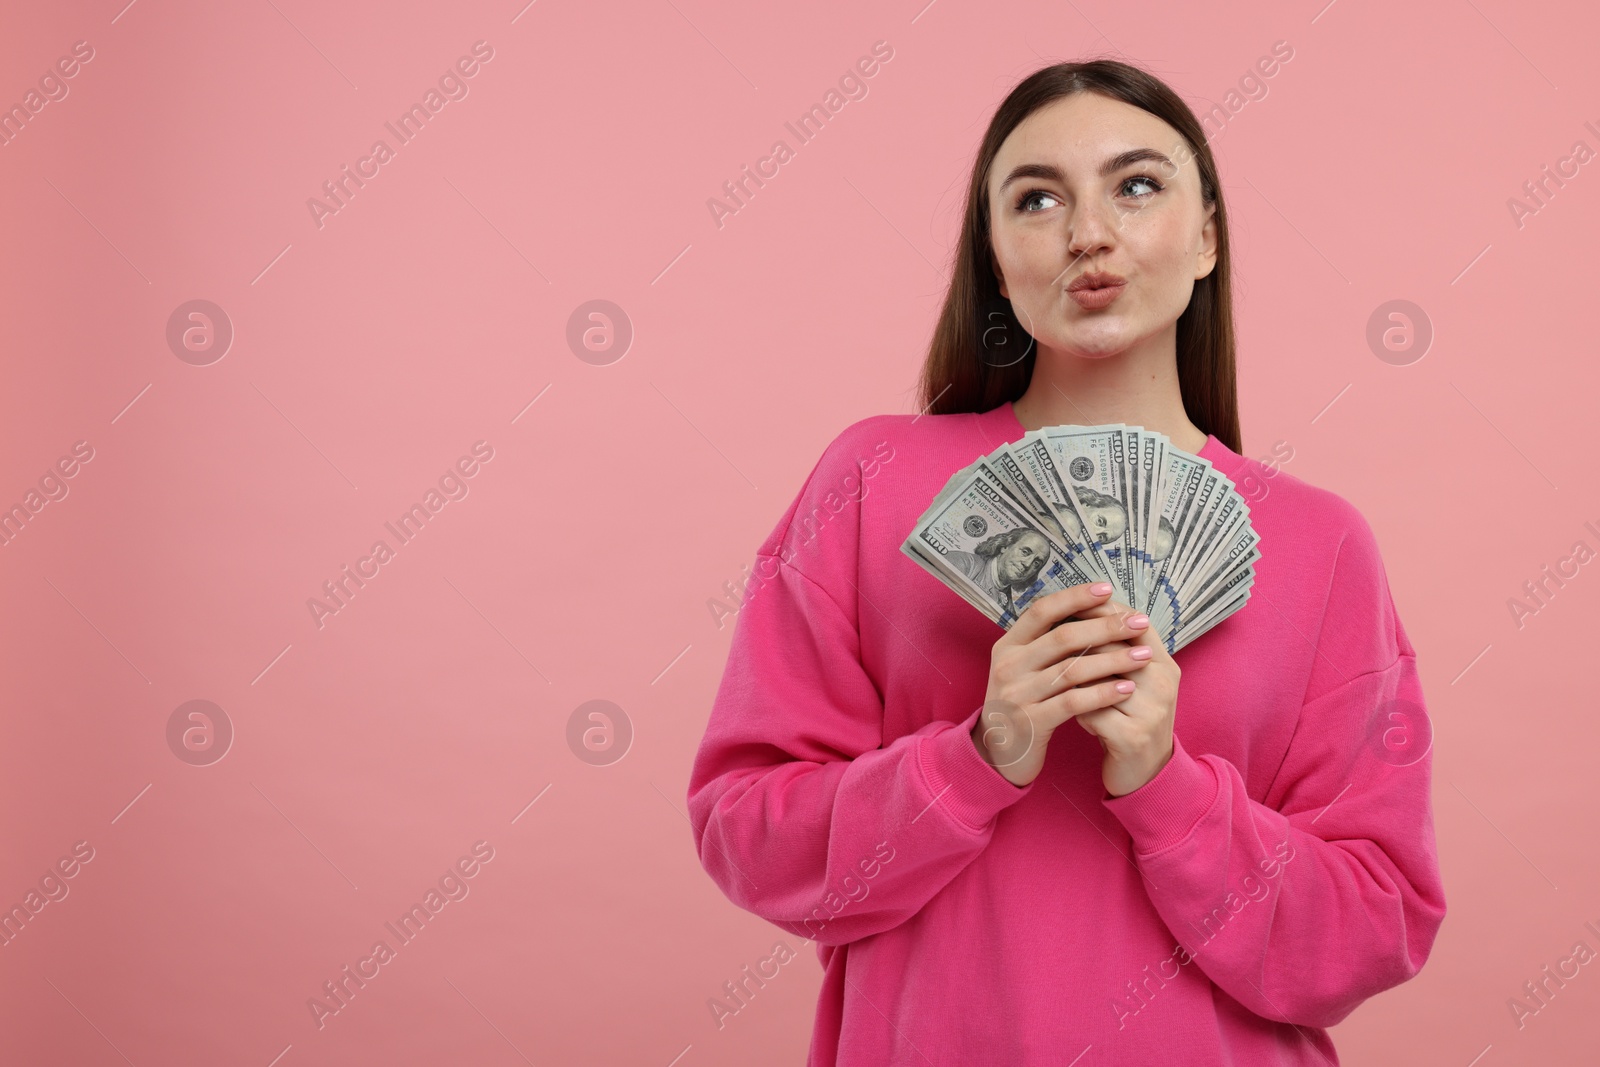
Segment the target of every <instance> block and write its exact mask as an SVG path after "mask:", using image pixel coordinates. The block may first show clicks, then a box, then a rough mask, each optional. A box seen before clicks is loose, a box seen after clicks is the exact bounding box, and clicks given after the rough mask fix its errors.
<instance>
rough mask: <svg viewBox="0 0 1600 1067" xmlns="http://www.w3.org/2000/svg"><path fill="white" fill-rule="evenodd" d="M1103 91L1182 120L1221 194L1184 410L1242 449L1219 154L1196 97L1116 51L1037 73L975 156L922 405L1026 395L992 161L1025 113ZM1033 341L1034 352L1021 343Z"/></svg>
mask: <svg viewBox="0 0 1600 1067" xmlns="http://www.w3.org/2000/svg"><path fill="white" fill-rule="evenodd" d="M1083 92H1094V93H1100V94H1101V95H1103V96H1108V97H1111V98H1112V99H1114V100H1121V101H1122V102H1123V103H1126V104H1132V105H1133V106H1134V107H1137V108H1142V109H1143V110H1145V111H1148V112H1150V114H1152V115H1154V116H1156V117H1157V118H1159V119H1161V120H1162V121H1163V122H1165V123H1166V124H1167V125H1169V126H1171V127H1172V128H1173V129H1175V130H1177V131H1178V133H1180V134H1182V135H1183V138H1184V140H1186V141H1187V142H1188V146H1189V152H1190V158H1192V159H1193V160H1194V161H1195V163H1196V165H1197V166H1198V168H1199V173H1200V193H1201V196H1202V198H1203V201H1204V203H1206V204H1214V205H1215V206H1216V213H1215V215H1214V217H1215V219H1216V222H1217V262H1216V265H1215V266H1214V267H1213V268H1212V270H1211V273H1210V274H1208V275H1206V276H1205V277H1204V278H1200V279H1198V280H1197V281H1196V282H1195V283H1194V292H1193V295H1191V296H1190V298H1189V306H1188V307H1187V308H1186V309H1184V312H1183V314H1182V315H1180V316H1179V317H1178V337H1177V350H1178V351H1177V356H1178V381H1179V385H1180V389H1181V392H1182V395H1183V406H1184V410H1185V411H1186V412H1187V413H1188V416H1189V419H1190V421H1191V422H1193V423H1194V424H1195V425H1196V426H1197V427H1199V428H1200V430H1201V431H1202V432H1204V433H1209V434H1215V435H1216V438H1217V440H1219V441H1221V442H1222V443H1223V444H1225V445H1227V446H1228V447H1229V448H1230V449H1232V450H1233V451H1234V452H1241V451H1242V450H1241V447H1240V445H1241V441H1240V435H1239V398H1238V393H1237V384H1236V381H1235V375H1234V337H1233V289H1232V286H1231V284H1230V279H1231V275H1232V265H1231V264H1232V260H1231V258H1230V257H1229V254H1228V215H1227V211H1226V210H1225V208H1224V206H1223V202H1222V187H1221V183H1220V182H1219V181H1218V180H1217V164H1216V161H1215V160H1214V159H1213V158H1212V156H1211V147H1210V146H1209V145H1208V144H1207V143H1206V137H1205V131H1204V130H1203V129H1202V128H1201V126H1200V123H1199V121H1198V120H1197V119H1196V118H1195V116H1194V112H1193V111H1191V110H1190V109H1189V105H1188V104H1185V103H1184V102H1183V100H1182V99H1181V98H1180V97H1179V96H1178V95H1177V94H1176V93H1174V92H1173V91H1172V90H1171V89H1170V88H1168V87H1167V85H1166V83H1164V82H1162V81H1161V80H1160V79H1159V78H1157V77H1155V76H1154V75H1152V74H1149V73H1146V72H1145V71H1143V70H1140V69H1139V68H1138V67H1134V66H1130V65H1129V64H1127V63H1122V62H1119V61H1118V60H1114V59H1096V60H1091V61H1088V62H1083V63H1057V64H1055V65H1054V66H1049V67H1044V68H1042V69H1040V70H1037V71H1035V72H1034V73H1032V74H1030V75H1029V76H1028V77H1027V78H1026V79H1024V80H1023V81H1022V82H1021V83H1020V84H1018V85H1017V87H1016V88H1015V89H1012V90H1011V93H1010V95H1008V96H1007V97H1006V98H1005V101H1004V102H1003V103H1001V105H1000V107H999V109H998V110H997V111H996V112H995V114H994V118H993V119H991V120H990V121H989V129H988V131H987V132H986V133H985V134H984V135H983V144H982V145H981V147H980V148H979V149H978V155H977V158H976V159H975V160H973V164H972V179H971V182H970V183H969V184H968V186H967V204H966V212H965V216H964V217H963V219H962V222H961V240H960V243H959V244H958V245H957V247H956V256H955V271H954V273H953V274H952V276H951V278H950V289H949V292H948V293H947V294H946V295H945V300H944V309H943V310H942V311H941V312H940V314H939V323H938V325H937V326H936V327H935V329H934V333H933V340H932V343H931V344H930V345H929V347H928V357H927V359H926V361H925V362H924V363H923V366H922V375H921V378H920V380H919V383H918V391H919V393H920V394H921V395H920V404H919V408H920V409H921V410H922V411H924V412H926V413H928V414H932V415H946V414H952V413H956V412H967V411H977V412H981V411H988V410H990V409H991V408H994V407H998V406H999V405H1000V404H1003V403H1006V402H1008V401H1011V400H1016V399H1017V398H1018V397H1020V396H1022V394H1023V393H1024V392H1026V391H1027V388H1028V382H1029V381H1030V379H1032V377H1033V365H1034V360H1035V357H1036V355H1037V345H1035V344H1033V343H1032V338H1030V337H1029V336H1028V334H1027V331H1025V330H1024V329H1023V328H1022V326H1021V324H1020V323H1018V321H1017V319H1016V316H1015V313H1014V312H1013V311H1012V309H1011V302H1010V301H1009V300H1006V299H1005V298H1004V297H1002V296H1001V295H1000V283H999V280H998V279H997V278H996V277H995V271H994V259H993V256H994V250H993V247H992V246H991V244H990V233H989V169H990V167H992V166H993V165H994V157H995V155H996V154H998V153H999V151H1000V145H1001V144H1002V143H1003V142H1004V141H1005V139H1006V137H1007V136H1009V135H1010V133H1011V131H1012V130H1014V129H1016V128H1017V126H1018V124H1020V123H1021V122H1022V120H1023V119H1025V118H1027V117H1028V116H1029V115H1031V114H1033V112H1035V111H1037V110H1038V109H1040V108H1041V107H1044V106H1045V105H1046V104H1049V103H1051V102H1053V101H1055V100H1058V99H1060V98H1061V97H1064V96H1069V95H1071V94H1073V93H1083ZM1024 348H1025V349H1026V355H1024V356H1021V357H1018V356H1017V355H1016V353H1017V352H1018V351H1021V350H1022V349H1024Z"/></svg>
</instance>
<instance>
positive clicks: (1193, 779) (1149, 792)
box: [1100, 733, 1221, 855]
mask: <svg viewBox="0 0 1600 1067" xmlns="http://www.w3.org/2000/svg"><path fill="white" fill-rule="evenodd" d="M1220 787H1221V786H1220V783H1219V782H1218V781H1217V774H1216V771H1215V770H1214V769H1212V767H1211V766H1210V765H1208V764H1207V763H1205V762H1204V761H1202V760H1198V759H1195V758H1194V757H1193V756H1191V755H1190V754H1189V752H1188V750H1187V749H1185V748H1184V747H1183V742H1182V741H1180V740H1178V735H1177V734H1176V733H1174V734H1173V735H1172V758H1171V759H1170V760H1168V761H1167V765H1166V766H1165V767H1163V768H1161V770H1160V771H1158V772H1157V773H1156V776H1155V777H1154V778H1152V779H1150V780H1149V781H1148V782H1146V783H1145V784H1144V785H1142V786H1140V787H1139V788H1138V789H1135V790H1134V791H1133V792H1131V793H1124V794H1123V795H1122V796H1120V797H1112V796H1104V795H1102V797H1101V798H1100V803H1102V804H1104V805H1105V806H1106V808H1107V809H1108V810H1109V811H1110V812H1111V814H1113V815H1115V816H1116V817H1117V818H1118V819H1120V820H1121V821H1122V825H1123V826H1124V827H1126V828H1127V831H1128V834H1129V836H1130V837H1132V838H1133V844H1134V848H1135V850H1136V851H1138V852H1141V853H1144V854H1146V855H1148V854H1150V853H1152V852H1159V851H1161V850H1162V849H1164V848H1167V847H1169V846H1171V845H1176V844H1177V843H1178V842H1180V841H1182V840H1183V839H1184V838H1186V837H1188V836H1189V831H1191V830H1193V829H1194V827H1195V824H1196V823H1198V822H1199V821H1200V819H1201V817H1202V816H1204V815H1205V813H1206V812H1208V811H1210V810H1211V805H1212V804H1214V803H1216V800H1217V791H1218V789H1219V788H1220Z"/></svg>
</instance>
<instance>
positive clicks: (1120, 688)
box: [1116, 682, 1133, 693]
mask: <svg viewBox="0 0 1600 1067" xmlns="http://www.w3.org/2000/svg"><path fill="white" fill-rule="evenodd" d="M1116 690H1117V692H1119V693H1131V692H1133V683H1132V682H1118V683H1117V685H1116Z"/></svg>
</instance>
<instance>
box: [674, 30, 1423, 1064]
mask: <svg viewBox="0 0 1600 1067" xmlns="http://www.w3.org/2000/svg"><path fill="white" fill-rule="evenodd" d="M997 309H998V312H999V314H998V317H997V314H996V311H997ZM997 323H998V324H999V327H998V332H997ZM1020 324H1026V326H1027V331H1026V334H1024V333H1023V332H1021V331H1020V328H1019V325H1020ZM922 387H923V397H922V400H923V413H922V414H919V415H916V416H910V415H880V416H875V417H872V418H868V419H865V420H863V421H861V422H858V423H856V424H854V425H852V426H850V427H848V428H847V429H846V430H845V431H844V432H843V433H841V434H840V435H839V436H838V437H837V438H835V439H834V441H833V442H832V443H831V444H830V445H829V446H828V448H827V449H826V451H825V452H824V454H823V456H822V458H821V460H819V462H818V463H817V465H816V468H815V469H814V470H813V471H812V473H811V476H810V477H809V478H808V479H807V481H806V484H805V486H804V487H803V488H802V489H801V490H800V493H799V495H798V496H797V497H796V499H795V501H794V503H793V504H792V505H791V506H790V508H789V510H788V512H787V513H786V514H785V515H784V516H783V518H782V519H781V520H780V521H779V523H778V525H777V527H776V528H775V529H774V530H773V532H772V534H771V535H770V536H769V537H768V539H767V541H766V542H765V543H764V544H763V545H762V546H761V548H760V550H759V551H758V553H757V566H756V568H755V575H754V578H753V580H752V582H751V588H750V590H749V594H748V596H747V597H746V600H745V602H744V604H743V606H742V607H741V610H740V612H739V615H738V618H737V622H736V626H735V631H734V635H733V640H732V648H731V650H730V652H729V657H728V664H727V668H726V672H725V674H724V676H723V680H722V685H721V687H720V689H719V691H718V693H717V698H716V703H715V705H714V707H713V709H712V713H711V718H710V722H709V724H708V726H707V729H706V734H705V738H704V740H703V742H702V744H701V747H700V751H699V754H698V756H697V758H696V761H695V764H694V768H693V772H692V776H691V779H690V783H689V791H688V802H689V808H690V812H691V816H692V823H693V827H694V836H695V843H696V846H697V848H698V849H699V854H700V859H701V862H702V864H703V865H704V867H705V869H706V870H707V872H708V873H709V874H710V875H711V877H712V878H713V879H714V880H715V881H716V883H717V885H718V886H719V887H720V888H721V889H722V890H723V891H724V892H725V893H726V894H727V895H728V897H729V898H731V899H732V900H733V902H734V903H736V904H738V905H739V906H740V907H743V908H746V909H748V910H749V911H751V912H754V913H755V914H757V915H760V916H762V917H763V918H765V919H767V920H769V921H770V922H772V923H773V924H775V925H777V926H779V927H781V928H782V929H783V930H785V931H787V932H788V933H790V934H792V935H793V936H794V937H795V938H798V939H801V940H811V941H814V942H815V943H816V947H817V952H818V956H819V958H820V960H821V962H822V965H823V968H824V971H825V976H824V979H823V985H822V992H821V997H820V1001H819V1004H818V1007H817V1017H816V1024H815V1029H814V1032H813V1036H812V1042H811V1050H810V1057H809V1060H808V1063H809V1064H811V1065H814V1067H823V1065H836V1064H837V1065H840V1067H855V1065H866V1064H874V1065H879V1064H939V1065H942V1064H963V1065H965V1064H1006V1065H1016V1064H1068V1063H1072V1064H1079V1065H1082V1067H1088V1065H1090V1064H1148V1063H1157V1062H1161V1063H1181V1064H1185V1065H1189V1067H1195V1065H1222V1064H1240V1065H1251V1064H1307V1065H1311V1064H1315V1065H1318V1067H1322V1065H1326V1064H1329V1063H1336V1062H1337V1058H1336V1054H1335V1052H1334V1048H1333V1045H1332V1043H1331V1042H1330V1040H1329V1038H1328V1035H1327V1033H1326V1032H1325V1030H1324V1028H1325V1027H1328V1026H1331V1025H1333V1024H1335V1023H1337V1022H1339V1021H1340V1020H1341V1019H1344V1018H1345V1017H1346V1016H1347V1015H1349V1014H1350V1012H1351V1011H1352V1010H1354V1009H1355V1007H1356V1006H1357V1005H1359V1004H1360V1003H1361V1002H1362V1001H1363V1000H1364V999H1365V998H1367V997H1370V996H1372V995H1373V994H1375V993H1378V992H1381V991H1383V990H1385V989H1389V988H1391V987H1393V986H1395V985H1397V984H1399V983H1401V982H1404V981H1406V980H1407V979H1409V978H1411V977H1413V976H1414V975H1415V974H1416V973H1417V972H1418V970H1419V969H1420V968H1421V967H1422V965H1423V963H1424V962H1425V961H1426V959H1427V956H1428V953H1429V951H1430V950H1431V948H1432V945H1433V941H1434V937H1435V935H1436V934H1437V932H1438V929H1439V926H1440V923H1441V922H1442V921H1443V918H1444V913H1445V900H1444V894H1443V889H1442V886H1441V884H1440V877H1439V869H1438V861H1437V855H1436V850H1435V843H1434V836H1433V819H1432V810H1431V806H1430V800H1429V782H1430V775H1431V755H1432V753H1431V750H1430V748H1429V746H1428V745H1427V741H1426V737H1427V730H1426V727H1427V719H1426V714H1425V711H1424V710H1423V703H1422V692H1421V688H1420V683H1419V680H1418V675H1417V668H1416V658H1415V653H1414V650H1413V648H1412V646H1411V643H1410V642H1409V640H1407V638H1406V634H1405V630H1404V629H1403V627H1402V626H1401V624H1400V619H1399V617H1398V616H1397V614H1396V612H1395V607H1394V602H1393V598H1392V596H1391V595H1390V591H1389V586H1388V581H1387V577H1386V575H1385V571H1384V568H1383V564H1382V560H1381V558H1380V556H1379V553H1378V548H1377V544H1376V541H1375V539H1374V536H1373V533H1372V530H1371V528H1370V527H1369V526H1368V524H1367V523H1366V521H1365V519H1364V518H1363V517H1362V516H1361V514H1360V513H1359V512H1358V511H1357V510H1356V509H1355V508H1354V507H1353V506H1352V505H1350V504H1349V503H1347V502H1346V501H1345V500H1343V499H1342V498H1341V497H1339V496H1337V495H1335V494H1334V493H1332V492H1329V491H1327V490H1323V489H1319V488H1316V487H1313V486H1311V485H1309V484H1307V483H1305V482H1304V481H1301V480H1299V479H1297V478H1295V477H1293V476H1292V475H1289V474H1287V473H1282V472H1279V473H1277V474H1276V475H1274V477H1275V479H1276V480H1275V483H1274V489H1275V490H1276V491H1275V492H1273V493H1271V494H1270V496H1268V497H1266V498H1264V499H1262V500H1260V501H1258V502H1257V503H1255V504H1254V505H1253V506H1252V508H1251V515H1250V518H1251V523H1252V525H1253V527H1254V529H1255V531H1256V533H1257V534H1258V535H1259V536H1260V538H1261V542H1260V550H1261V553H1262V557H1261V559H1259V560H1258V561H1257V562H1256V565H1255V566H1256V580H1255V585H1254V587H1253V589H1252V593H1251V599H1250V602H1249V603H1248V604H1247V605H1246V606H1245V608H1244V609H1243V610H1240V611H1238V612H1236V613H1234V614H1233V615H1231V616H1229V617H1228V618H1226V619H1225V620H1224V621H1223V622H1222V623H1220V624H1219V625H1217V626H1215V627H1214V628H1213V629H1211V630H1209V631H1208V632H1206V633H1205V634H1203V635H1202V636H1201V637H1199V638H1197V639H1196V640H1194V641H1193V642H1191V643H1190V644H1188V645H1186V646H1184V647H1183V648H1182V649H1180V650H1179V652H1178V653H1177V654H1176V655H1175V656H1174V655H1169V654H1168V652H1167V650H1166V648H1165V646H1164V645H1163V644H1162V643H1161V641H1159V640H1157V639H1155V638H1154V636H1153V635H1152V634H1151V632H1150V629H1149V626H1148V620H1147V619H1146V618H1144V616H1142V615H1132V614H1131V609H1129V608H1128V607H1127V606H1126V605H1123V604H1119V603H1116V602H1114V601H1112V600H1110V599H1109V596H1108V594H1109V592H1110V588H1109V587H1108V586H1094V585H1081V586H1075V587H1072V588H1069V589H1065V590H1063V591H1060V592H1057V593H1053V594H1051V595H1049V596H1045V597H1041V598H1038V599H1037V600H1036V601H1034V602H1033V603H1031V604H1030V605H1029V606H1028V609H1027V610H1026V611H1025V612H1024V614H1023V615H1022V616H1021V617H1020V618H1019V619H1018V620H1017V621H1016V623H1015V624H1014V625H1013V626H1012V627H1011V628H1010V629H1009V630H1007V631H1005V632H1002V633H999V634H998V637H997V627H996V626H995V624H994V623H991V622H990V621H989V620H988V619H986V618H984V617H983V616H982V615H981V614H980V613H979V612H977V611H974V610H973V608H972V607H971V606H970V605H968V604H966V603H963V602H962V599H961V597H959V596H957V595H956V594H955V593H953V592H952V591H951V590H950V589H948V588H946V587H945V586H944V585H942V584H941V583H940V582H939V581H938V580H936V579H934V578H933V577H931V576H930V575H928V574H927V573H925V572H924V571H923V570H922V569H921V568H919V567H917V566H916V565H915V564H914V563H913V562H912V561H911V560H910V559H908V558H907V557H906V556H904V555H903V554H902V553H900V552H899V551H898V546H899V544H900V543H901V541H902V540H903V539H904V538H905V537H906V535H907V533H908V532H909V531H910V530H911V528H912V526H913V525H914V524H915V522H916V520H917V518H918V516H919V515H920V514H921V513H922V510H923V509H924V508H925V507H926V506H927V505H928V503H929V501H931V500H932V499H933V497H934V496H935V494H936V493H938V491H939V490H940V489H941V488H942V487H943V485H944V483H945V480H946V478H947V477H948V476H949V475H950V474H951V473H952V472H954V471H956V470H959V469H960V468H961V467H963V466H965V465H966V464H968V463H970V462H971V461H972V460H973V459H974V458H976V457H977V456H979V455H982V454H984V453H987V452H989V451H991V450H992V449H994V448H995V447H996V446H998V445H999V444H1001V443H1002V442H1006V441H1014V440H1017V439H1019V438H1020V437H1021V436H1022V434H1023V433H1024V431H1025V430H1030V429H1035V428H1038V427H1042V426H1049V425H1056V424H1065V423H1071V424H1082V425H1092V424H1100V423H1115V422H1122V423H1127V424H1129V425H1137V426H1143V427H1146V428H1147V429H1151V430H1156V431H1160V432H1161V433H1164V434H1166V435H1167V436H1168V437H1169V438H1170V439H1171V440H1172V442H1173V444H1175V445H1176V446H1177V447H1179V448H1182V449H1184V450H1186V451H1190V452H1193V453H1196V454H1198V455H1200V456H1202V457H1203V458H1205V459H1207V460H1209V461H1210V462H1211V463H1212V464H1214V465H1215V467H1216V468H1217V469H1219V470H1220V471H1222V472H1223V473H1224V474H1226V475H1228V476H1229V477H1230V478H1232V479H1233V480H1234V481H1235V482H1237V481H1239V480H1240V479H1241V478H1243V477H1249V476H1251V475H1252V474H1253V473H1254V472H1256V471H1258V470H1260V465H1259V464H1255V463H1253V462H1252V461H1248V460H1246V459H1245V458H1244V457H1243V456H1241V455H1240V438H1239V421H1238V413H1237V403H1236V398H1235V393H1234V350H1233V328H1232V305H1231V302H1230V295H1229V259H1228V228H1227V218H1226V215H1225V213H1224V210H1223V202H1222V196H1221V188H1220V185H1219V183H1218V181H1217V172H1216V166H1215V163H1214V162H1213V160H1212V156H1211V152H1210V150H1209V148H1208V146H1207V145H1206V144H1205V140H1204V135H1203V133H1202V130H1201V128H1200V126H1199V124H1198V123H1197V122H1196V120H1195V118H1194V115H1193V113H1192V112H1191V111H1190V110H1189V108H1188V107H1187V106H1186V105H1185V104H1183V102H1182V101H1181V100H1180V99H1179V98H1178V97H1177V96H1176V95H1175V94H1174V93H1173V92H1172V91H1171V90H1170V89H1169V88H1168V87H1167V86H1165V85H1164V84H1162V83H1161V82H1160V81H1158V80H1157V79H1155V78H1153V77H1151V76H1150V75H1148V74H1146V73H1144V72H1142V71H1140V70H1138V69H1136V68H1133V67H1130V66H1127V65H1125V64H1122V63H1117V62H1111V61H1096V62H1090V63H1081V64H1075V63H1064V64H1059V65H1056V66H1052V67H1048V68H1045V69H1043V70H1040V71H1038V72H1037V73H1035V74H1033V75H1032V76H1030V77H1029V78H1027V79H1026V80H1025V81H1023V82H1022V83H1021V84H1020V85H1018V86H1017V87H1016V89H1015V90H1013V91H1012V93H1011V94H1010V95H1009V96H1008V97H1007V98H1006V100H1005V102H1004V103H1003V104H1002V105H1001V107H1000V109H999V111H998V112H997V113H996V115H995V117H994V119H993V121H992V122H991V123H990V126H989V129H988V132H987V134H986V135H985V137H984V141H983V144H982V146H981V148H980V150H979V153H978V156H977V159H976V161H975V163H974V166H973V171H972V179H971V184H970V186H969V188H968V193H967V208H966V215H965V219H964V222H963V225H962V231H961V239H960V246H959V249H958V253H957V261H956V264H955V271H954V277H953V279H952V281H951V285H950V291H949V295H948V297H947V299H946V301H945V305H944V309H943V313H942V316H941V318H940V321H939V324H938V328H937V332H936V334H935V337H934V340H933V345H932V349H931V351H930V353H929V356H928V359H927V363H926V366H925V368H924V374H923V381H922ZM868 479H870V480H871V485H870V492H868V491H867V481H868ZM852 486H854V488H852ZM819 518H820V520H821V521H820V522H819V521H818V519H819ZM799 530H805V531H807V535H806V536H805V537H801V536H800V535H799V533H798V532H797V531H799ZM1180 667H1181V678H1180ZM1180 683H1181V684H1180ZM1068 723H1075V724H1076V726H1077V727H1078V728H1066V727H1067V724H1068ZM780 944H786V943H780ZM756 980H757V981H759V979H756ZM748 991H749V992H750V993H753V992H754V990H753V989H751V990H748ZM730 1007H736V1006H733V1005H730Z"/></svg>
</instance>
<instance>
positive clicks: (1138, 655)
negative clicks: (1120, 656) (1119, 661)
mask: <svg viewBox="0 0 1600 1067" xmlns="http://www.w3.org/2000/svg"><path fill="white" fill-rule="evenodd" d="M1153 655H1155V652H1154V651H1153V650H1152V649H1151V648H1150V646H1149V645H1140V646H1139V647H1138V648H1135V649H1130V650H1129V652H1128V658H1129V659H1149V658H1150V657H1151V656H1153Z"/></svg>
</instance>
